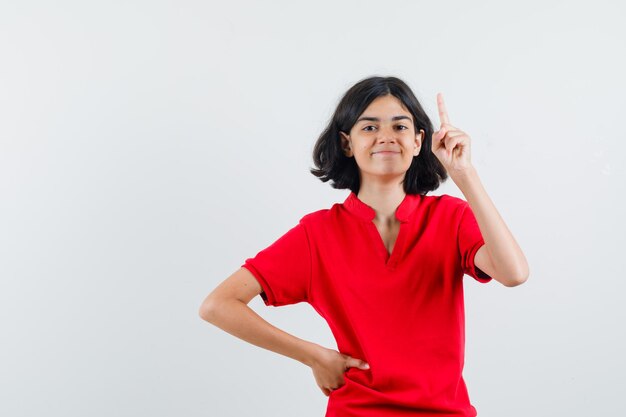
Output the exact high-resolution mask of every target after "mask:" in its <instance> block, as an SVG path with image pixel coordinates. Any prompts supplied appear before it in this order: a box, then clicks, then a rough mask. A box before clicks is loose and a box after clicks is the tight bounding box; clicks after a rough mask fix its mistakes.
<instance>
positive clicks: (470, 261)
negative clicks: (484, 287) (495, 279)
mask: <svg viewBox="0 0 626 417" xmlns="http://www.w3.org/2000/svg"><path fill="white" fill-rule="evenodd" d="M458 244H459V251H460V253H461V264H462V267H463V273H464V274H467V275H469V276H471V277H472V278H474V279H476V280H477V281H479V282H482V283H487V282H489V281H491V279H492V278H491V277H490V276H489V275H487V274H486V273H485V272H483V271H482V270H481V269H480V268H478V267H477V266H476V265H475V264H474V257H475V256H476V252H478V249H480V247H481V246H482V245H484V244H485V241H484V239H483V236H482V234H481V232H480V228H479V227H478V222H477V221H476V217H475V216H474V212H473V211H472V208H471V207H470V205H469V204H468V203H467V202H464V208H463V212H462V214H461V220H460V222H459V231H458Z"/></svg>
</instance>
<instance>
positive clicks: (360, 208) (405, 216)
mask: <svg viewBox="0 0 626 417" xmlns="http://www.w3.org/2000/svg"><path fill="white" fill-rule="evenodd" d="M421 198H422V195H421V194H405V196H404V199H403V200H402V201H401V202H400V204H399V205H398V208H397V209H396V218H397V219H398V220H400V222H402V223H406V222H408V221H409V219H410V218H411V215H412V214H413V212H414V211H415V208H416V207H417V205H418V204H419V202H420V200H421ZM343 205H344V207H345V208H346V209H347V210H348V211H349V212H350V213H352V214H354V215H355V216H357V217H359V218H360V219H363V220H366V221H372V220H374V217H376V211H375V210H374V209H373V208H372V207H370V206H368V205H367V204H365V203H364V202H363V201H361V200H359V197H357V195H356V194H355V193H354V191H352V192H350V195H348V197H347V198H346V200H345V201H344V202H343Z"/></svg>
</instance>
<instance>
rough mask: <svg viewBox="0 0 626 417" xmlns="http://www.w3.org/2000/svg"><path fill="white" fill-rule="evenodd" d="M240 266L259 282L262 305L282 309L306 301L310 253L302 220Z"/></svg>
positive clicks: (309, 276)
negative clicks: (284, 306)
mask: <svg viewBox="0 0 626 417" xmlns="http://www.w3.org/2000/svg"><path fill="white" fill-rule="evenodd" d="M241 266H242V267H244V268H246V269H248V270H249V271H250V272H251V273H252V275H254V276H255V278H256V279H257V281H259V284H260V285H261V287H262V288H263V292H262V293H261V294H260V295H261V298H262V299H263V302H264V303H265V305H268V306H282V305H287V304H295V303H299V302H302V301H307V300H308V295H309V283H310V281H311V253H310V248H309V240H308V236H307V232H306V228H305V226H304V224H303V223H302V221H300V222H299V223H298V224H297V225H296V226H294V227H293V228H291V229H290V230H289V231H287V233H285V234H284V235H282V236H281V237H279V238H278V239H277V240H276V241H275V242H274V243H272V244H271V245H270V246H268V247H267V248H265V249H263V250H261V251H260V252H259V253H257V254H256V255H255V256H254V257H252V258H248V259H246V260H245V262H244V264H243V265H241Z"/></svg>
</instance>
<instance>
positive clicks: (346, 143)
mask: <svg viewBox="0 0 626 417" xmlns="http://www.w3.org/2000/svg"><path fill="white" fill-rule="evenodd" d="M339 135H340V136H341V149H342V150H343V154H344V155H345V156H347V157H348V158H350V157H351V156H353V155H354V153H352V145H351V141H350V135H346V134H345V133H344V132H339Z"/></svg>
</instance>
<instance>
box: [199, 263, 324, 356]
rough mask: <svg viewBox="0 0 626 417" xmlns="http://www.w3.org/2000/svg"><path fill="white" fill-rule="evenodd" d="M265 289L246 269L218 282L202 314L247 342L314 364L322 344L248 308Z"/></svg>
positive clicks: (201, 308)
mask: <svg viewBox="0 0 626 417" xmlns="http://www.w3.org/2000/svg"><path fill="white" fill-rule="evenodd" d="M261 292H262V288H261V285H260V284H259V283H258V281H257V280H256V279H255V278H254V276H253V275H252V273H251V272H250V271H248V270H247V269H245V268H240V269H239V270H237V271H235V272H234V273H233V274H232V275H231V276H230V277H229V278H227V279H226V280H224V281H223V282H222V283H221V284H220V285H218V286H217V287H216V288H215V290H213V291H212V292H211V294H209V295H208V296H207V297H206V299H205V300H204V302H203V303H202V305H201V306H200V310H199V315H200V317H201V318H202V319H203V320H205V321H207V322H209V323H211V324H213V325H215V326H217V327H219V328H220V329H222V330H224V331H226V332H228V333H230V334H232V335H233V336H236V337H238V338H240V339H243V340H245V341H246V342H249V343H252V344H254V345H256V346H259V347H261V348H264V349H267V350H271V351H273V352H276V353H279V354H281V355H284V356H288V357H290V358H292V359H295V360H297V361H299V362H301V363H303V364H305V365H308V366H311V365H312V363H313V360H314V355H315V352H316V348H319V345H316V344H315V343H311V342H308V341H306V340H303V339H300V338H298V337H296V336H293V335H291V334H289V333H287V332H285V331H283V330H281V329H279V328H277V327H276V326H273V325H272V324H271V323H269V322H268V321H266V320H265V319H263V318H262V317H261V316H259V315H258V314H257V313H256V312H255V311H254V310H252V309H251V308H250V307H248V303H249V302H250V300H252V298H254V297H255V296H257V295H258V294H260V293H261Z"/></svg>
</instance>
